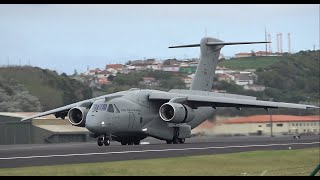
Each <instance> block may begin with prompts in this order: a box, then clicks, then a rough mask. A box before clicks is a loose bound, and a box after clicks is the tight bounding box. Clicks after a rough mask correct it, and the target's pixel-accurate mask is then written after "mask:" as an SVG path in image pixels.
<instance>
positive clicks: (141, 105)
mask: <svg viewBox="0 0 320 180" xmlns="http://www.w3.org/2000/svg"><path fill="white" fill-rule="evenodd" d="M255 43H269V42H264V41H263V42H224V41H221V40H219V39H216V38H210V37H204V38H202V39H201V41H200V44H190V45H183V46H173V47H169V48H182V47H199V46H200V51H201V52H200V62H199V65H198V67H197V70H196V74H195V77H194V79H193V82H192V84H191V87H190V89H189V90H186V89H172V90H170V91H169V92H164V91H158V90H149V89H144V90H143V89H137V88H132V89H130V90H128V91H121V92H117V93H113V94H108V95H104V96H100V97H96V98H92V99H88V100H84V101H80V102H77V103H73V104H70V105H67V106H63V107H60V108H57V109H53V110H50V111H46V112H42V113H39V114H36V115H34V116H31V117H27V118H24V119H22V121H25V120H30V119H32V118H36V117H41V116H46V115H49V114H54V115H55V117H56V118H59V117H60V118H62V119H65V117H66V116H68V117H69V121H70V123H71V124H72V125H74V126H79V127H85V128H87V129H88V130H89V131H90V132H91V133H92V135H93V137H95V138H98V139H97V143H98V145H99V146H102V145H105V146H108V145H110V140H116V141H118V142H121V144H122V145H132V144H135V145H138V144H140V141H141V140H142V139H144V138H146V137H148V136H151V137H154V138H157V139H160V140H165V141H166V142H167V143H168V144H171V143H174V144H178V143H184V142H185V138H190V137H191V129H193V128H195V127H197V126H198V125H199V124H201V123H202V122H203V121H205V120H206V119H207V118H208V117H210V116H212V114H213V113H214V111H215V109H216V108H218V107H235V108H237V109H239V110H240V109H241V108H243V107H244V108H264V109H266V110H269V108H297V109H308V108H318V107H316V106H312V105H303V104H292V103H282V102H270V101H260V100H256V98H255V97H251V96H242V95H235V94H227V93H214V92H210V90H211V87H212V83H213V77H214V74H215V69H216V66H217V64H218V58H219V55H220V50H221V48H222V47H224V46H225V45H236V44H255Z"/></svg>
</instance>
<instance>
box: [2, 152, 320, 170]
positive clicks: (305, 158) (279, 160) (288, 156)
mask: <svg viewBox="0 0 320 180" xmlns="http://www.w3.org/2000/svg"><path fill="white" fill-rule="evenodd" d="M319 158H320V150H319V148H309V149H298V150H278V151H254V152H243V153H233V154H220V155H204V156H188V157H179V158H162V159H149V160H130V161H117V162H106V163H83V164H72V165H71V164H69V165H57V166H39V167H26V168H5V169H0V176H6V175H32V176H34V175H37V176H38V175H42V176H43V175H45V176H47V175H53V176H54V175H67V176H69V175H70V176H73V175H85V176H86V175H124V176H127V175H138V176H139V175H143V176H149V175H160V176H162V175H181V176H190V175H191V176H194V175H213V176H215V175H235V176H237V175H239V176H241V175H266V176H270V175H280V176H286V175H290V176H291V175H295V176H296V175H297V176H299V175H307V176H308V175H310V173H311V172H312V171H313V170H314V169H315V167H316V166H317V165H318V163H320V159H319ZM317 175H318V176H319V172H318V173H317Z"/></svg>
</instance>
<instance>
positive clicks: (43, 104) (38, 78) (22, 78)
mask: <svg viewBox="0 0 320 180" xmlns="http://www.w3.org/2000/svg"><path fill="white" fill-rule="evenodd" d="M0 77H1V78H0V93H1V94H0V95H2V98H1V97H0V102H1V103H2V104H5V105H7V106H10V107H11V108H3V106H0V107H2V109H0V111H39V110H40V111H46V110H50V109H53V108H57V107H59V106H63V105H67V104H70V103H74V102H77V101H80V100H84V99H88V98H91V97H92V90H91V89H90V88H89V87H88V86H87V85H85V84H83V83H81V82H79V81H76V80H74V79H71V78H69V77H67V76H66V75H65V74H64V73H63V74H61V75H59V74H58V73H57V72H55V71H51V70H48V69H41V68H38V67H30V66H24V67H6V68H0ZM11 101H12V102H11ZM14 102H15V103H14ZM21 104H25V105H23V106H21ZM26 104H29V105H30V106H31V107H29V106H27V105H26ZM20 106H21V107H20Z"/></svg>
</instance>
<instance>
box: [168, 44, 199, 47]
mask: <svg viewBox="0 0 320 180" xmlns="http://www.w3.org/2000/svg"><path fill="white" fill-rule="evenodd" d="M199 46H200V44H189V45H182V46H170V47H169V48H184V47H199Z"/></svg>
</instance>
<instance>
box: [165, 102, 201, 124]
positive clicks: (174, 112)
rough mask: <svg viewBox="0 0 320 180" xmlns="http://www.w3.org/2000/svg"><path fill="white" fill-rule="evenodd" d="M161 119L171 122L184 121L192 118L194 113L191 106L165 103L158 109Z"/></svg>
mask: <svg viewBox="0 0 320 180" xmlns="http://www.w3.org/2000/svg"><path fill="white" fill-rule="evenodd" d="M159 114H160V117H161V119H162V120H164V121H166V122H171V123H185V122H190V121H192V120H193V118H194V116H195V113H194V111H193V109H192V108H190V107H189V106H187V105H184V104H179V103H170V102H169V103H165V104H163V105H162V106H161V107H160V109H159Z"/></svg>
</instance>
